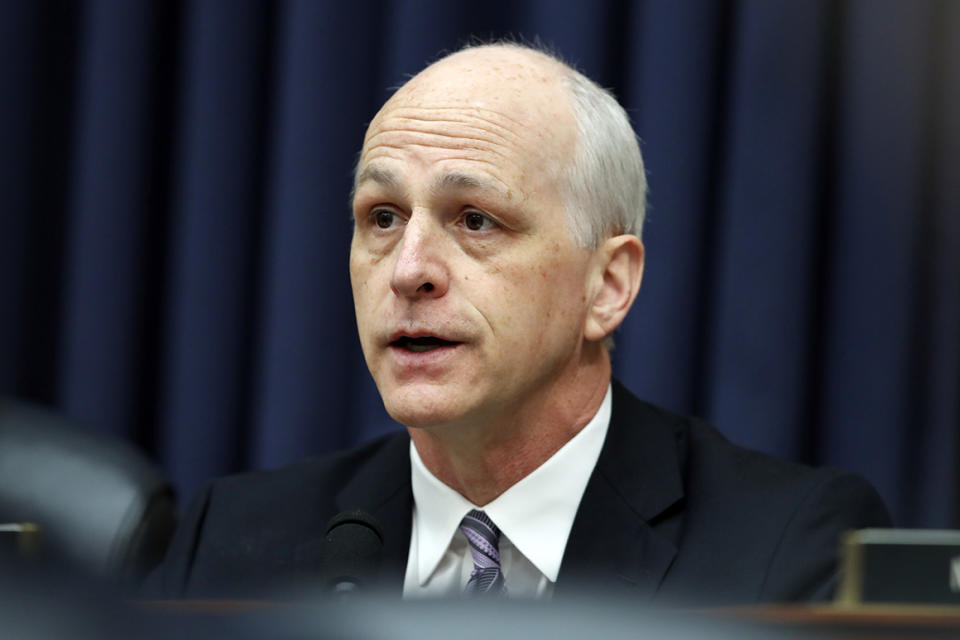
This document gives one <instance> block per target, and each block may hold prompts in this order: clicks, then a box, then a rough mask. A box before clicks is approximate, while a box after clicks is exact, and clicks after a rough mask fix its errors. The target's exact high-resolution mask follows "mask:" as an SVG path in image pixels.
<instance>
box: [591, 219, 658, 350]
mask: <svg viewBox="0 0 960 640" xmlns="http://www.w3.org/2000/svg"><path fill="white" fill-rule="evenodd" d="M643 253H644V252H643V243H642V242H640V238H638V237H637V236H634V235H621V236H614V237H612V238H608V239H607V240H605V241H604V243H603V244H602V245H601V246H600V248H599V249H597V251H596V253H595V254H594V258H595V260H596V262H595V264H594V265H593V270H592V273H591V276H590V277H591V287H590V288H591V290H592V291H593V297H592V302H591V305H590V308H589V309H588V310H587V318H586V322H585V325H584V337H585V338H586V339H587V340H592V341H600V340H603V339H604V338H606V337H607V336H608V335H610V334H611V333H613V330H614V329H616V328H617V327H618V326H620V323H621V322H623V319H624V318H625V317H626V316H627V312H628V311H630V306H631V305H632V304H633V301H634V299H635V298H636V297H637V292H638V291H640V280H641V279H642V278H643Z"/></svg>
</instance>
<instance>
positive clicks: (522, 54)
mask: <svg viewBox="0 0 960 640" xmlns="http://www.w3.org/2000/svg"><path fill="white" fill-rule="evenodd" d="M428 102H432V103H435V104H446V105H451V106H453V105H463V104H470V105H473V106H475V107H476V108H477V109H481V110H489V111H495V112H497V113H498V114H500V115H502V116H504V117H505V118H506V119H507V121H506V122H504V123H503V124H504V125H505V126H508V127H509V126H510V125H511V124H512V125H514V128H517V129H519V130H520V132H522V133H523V134H524V138H525V139H524V140H523V142H524V143H525V144H529V145H533V146H532V148H533V149H535V150H536V152H537V153H538V154H539V155H540V157H541V158H542V160H543V163H542V169H543V170H544V172H545V175H546V176H548V177H549V178H550V179H551V180H552V181H553V182H554V185H553V187H552V188H554V189H555V191H556V192H557V194H558V195H559V196H560V197H561V198H562V199H563V202H564V208H565V210H566V213H567V217H568V221H569V223H570V228H571V232H572V233H573V236H574V238H575V239H576V240H577V242H578V243H580V244H581V245H582V246H585V247H596V246H598V244H599V243H600V242H601V241H602V239H603V238H605V237H610V236H611V235H616V234H620V233H631V234H634V235H637V236H638V237H639V236H640V234H641V230H642V227H643V220H644V215H645V209H646V175H645V173H644V168H643V160H642V158H641V155H640V149H639V146H638V144H637V140H636V137H635V135H634V133H633V129H632V128H631V126H630V122H629V118H628V117H627V115H626V113H625V112H624V110H623V108H622V107H620V105H619V104H618V103H617V101H616V99H615V98H613V96H612V95H611V94H610V93H609V92H607V91H605V90H604V89H602V88H600V87H599V86H598V85H596V84H595V83H594V82H592V81H591V80H590V79H588V78H586V77H585V76H583V75H582V74H581V73H579V72H578V71H576V70H575V69H572V68H571V67H569V66H568V65H566V64H565V63H563V62H562V61H560V60H558V59H557V58H555V57H553V56H552V55H549V54H547V53H544V52H541V51H538V50H535V49H531V48H528V47H524V46H520V45H516V44H510V43H504V44H489V45H482V46H476V47H469V48H466V49H463V50H460V51H458V52H456V53H453V54H451V55H449V56H446V57H445V58H442V59H440V60H439V61H437V62H435V63H433V64H432V65H430V66H429V67H427V68H426V69H424V70H423V71H422V72H420V73H419V74H417V75H416V76H414V77H413V78H412V79H411V80H410V81H409V82H407V83H406V84H405V85H403V86H402V87H401V88H400V89H399V90H398V91H397V92H396V93H395V94H394V96H393V97H392V98H391V99H390V100H389V101H388V102H387V103H386V104H385V105H384V107H383V108H382V109H381V110H380V112H379V113H378V114H377V116H376V117H375V118H374V120H373V122H372V123H371V125H370V128H369V129H368V131H367V137H366V139H365V141H364V147H365V148H366V146H367V141H368V140H369V139H370V136H371V135H372V134H376V133H377V132H378V131H379V127H378V125H379V124H380V123H381V122H382V119H383V117H384V116H385V115H388V114H390V113H391V112H392V111H393V109H396V108H401V107H405V108H409V107H416V106H418V105H422V104H425V103H428ZM511 120H512V123H511V122H510V121H511ZM361 160H362V158H361Z"/></svg>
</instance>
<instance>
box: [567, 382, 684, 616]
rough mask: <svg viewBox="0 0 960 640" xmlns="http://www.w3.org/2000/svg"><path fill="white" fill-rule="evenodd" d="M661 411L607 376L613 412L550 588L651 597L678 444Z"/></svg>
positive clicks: (661, 566)
mask: <svg viewBox="0 0 960 640" xmlns="http://www.w3.org/2000/svg"><path fill="white" fill-rule="evenodd" d="M678 433H679V432H678V431H675V430H674V429H673V428H671V425H670V424H669V423H668V422H667V421H666V418H665V416H664V415H663V414H661V413H660V412H658V411H657V410H656V409H654V408H653V407H651V406H650V405H647V404H645V403H643V402H641V401H639V400H638V399H637V398H635V397H634V396H633V395H632V394H631V393H630V392H629V391H627V390H626V389H625V388H624V387H623V386H621V385H620V384H619V383H618V382H616V381H614V382H613V413H612V415H611V418H610V427H609V429H608V431H607V438H606V441H605V442H604V445H603V449H602V450H601V453H600V458H599V460H598V461H597V466H596V468H595V469H594V471H593V474H592V475H591V477H590V481H589V482H588V484H587V489H586V491H585V492H584V495H583V498H582V500H581V501H580V507H579V509H578V511H577V516H576V518H575V520H574V523H573V528H572V529H571V531H570V538H569V539H568V541H567V548H566V551H565V552H564V556H563V563H562V565H561V568H560V575H559V576H558V579H557V586H556V591H555V593H557V594H561V593H566V592H567V591H568V590H569V588H570V587H573V591H574V592H575V591H576V587H578V586H582V585H591V586H601V587H603V588H605V589H612V588H617V587H622V588H627V589H629V590H630V591H631V593H633V594H634V595H640V596H641V597H652V596H653V595H654V593H655V592H656V590H657V588H658V587H659V585H660V583H661V581H662V580H663V577H664V575H665V574H666V572H667V570H668V569H669V568H670V565H671V563H672V562H673V558H674V556H675V555H676V550H677V547H676V545H677V540H676V532H677V531H679V522H678V519H679V518H680V517H681V511H680V506H681V501H682V498H683V480H682V471H681V467H682V461H683V458H684V455H685V449H686V448H685V445H684V442H682V441H681V440H680V439H679V436H678V435H677V434H678Z"/></svg>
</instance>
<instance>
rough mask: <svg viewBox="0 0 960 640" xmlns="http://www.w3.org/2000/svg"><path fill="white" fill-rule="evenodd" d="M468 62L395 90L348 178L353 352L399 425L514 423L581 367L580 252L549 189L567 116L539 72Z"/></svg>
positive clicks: (586, 256) (585, 259)
mask: <svg viewBox="0 0 960 640" xmlns="http://www.w3.org/2000/svg"><path fill="white" fill-rule="evenodd" d="M477 55H479V54H475V53H473V54H472V53H471V52H466V53H462V54H458V55H457V56H455V57H454V60H456V62H452V61H451V60H448V61H445V62H443V63H441V64H440V65H437V66H435V67H433V68H431V69H428V70H427V71H426V72H425V73H424V74H421V76H418V77H417V78H415V79H414V80H413V81H411V82H410V83H409V84H408V85H407V86H406V87H404V88H403V89H401V90H400V91H399V92H398V93H397V95H396V96H394V98H392V99H391V100H390V101H389V102H388V103H387V104H386V105H385V106H384V108H383V109H382V110H381V111H380V113H379V114H378V115H377V117H376V118H375V119H374V121H373V122H372V124H371V125H370V128H369V129H368V131H367V136H366V140H365V143H364V147H363V151H362V153H361V157H360V163H359V166H358V174H357V175H358V180H357V188H356V194H355V197H354V200H353V212H354V216H355V223H356V226H355V230H354V235H353V242H352V245H351V253H350V275H351V282H352V286H353V296H354V304H355V307H356V314H357V325H358V329H359V333H360V341H361V344H362V346H363V352H364V356H365V358H366V360H367V365H368V366H369V368H370V371H371V373H372V374H373V377H374V380H375V381H376V383H377V387H378V388H379V390H380V394H381V396H382V397H383V400H384V404H385V405H386V408H387V411H388V412H389V413H390V415H391V416H393V418H394V419H396V420H397V421H399V422H401V423H402V424H405V425H407V426H411V427H430V426H435V425H441V424H451V423H456V422H458V421H474V422H476V423H478V424H483V423H485V422H489V421H491V420H497V419H498V418H503V417H504V416H516V415H518V414H522V412H523V411H524V410H525V409H528V408H529V406H530V405H531V404H532V403H536V402H542V401H543V398H545V397H547V396H548V395H549V394H550V392H551V389H556V388H557V387H558V381H560V380H562V379H564V376H570V375H574V374H575V370H576V364H577V360H578V358H579V357H580V350H581V343H582V336H583V326H584V321H585V317H586V309H587V299H588V295H587V293H588V292H587V285H586V283H587V275H588V268H589V264H590V258H591V255H592V252H590V251H589V250H586V249H583V248H581V247H578V246H577V245H576V244H575V243H574V241H573V239H572V238H571V234H570V231H569V227H568V224H567V219H566V215H565V213H564V209H563V202H562V201H561V199H560V197H559V196H558V189H557V184H556V178H555V176H557V175H558V174H559V172H560V168H561V166H562V164H563V162H565V161H566V160H567V158H568V157H569V155H570V153H571V150H572V147H573V144H574V133H573V122H572V117H571V115H570V112H569V106H568V103H567V101H566V99H565V97H564V96H563V94H562V91H561V90H560V88H559V87H558V86H557V85H556V83H555V81H554V82H551V81H550V78H549V76H548V75H546V74H540V75H538V74H537V73H536V71H535V70H533V71H531V70H530V69H526V70H524V69H523V68H521V67H513V66H511V64H510V60H509V59H507V60H504V61H503V64H502V65H501V66H498V67H496V68H494V69H491V68H489V66H484V65H480V64H475V62H476V60H475V57H476V56H477ZM487 55H489V53H488V54H487ZM461 58H462V59H461Z"/></svg>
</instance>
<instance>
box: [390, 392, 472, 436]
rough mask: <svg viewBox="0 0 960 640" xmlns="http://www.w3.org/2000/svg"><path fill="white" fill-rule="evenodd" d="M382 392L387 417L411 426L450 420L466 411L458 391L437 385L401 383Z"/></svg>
mask: <svg viewBox="0 0 960 640" xmlns="http://www.w3.org/2000/svg"><path fill="white" fill-rule="evenodd" d="M382 396H383V404H384V407H386V409H387V413H389V414H390V417H391V418H393V419H394V420H396V421H397V422H399V423H400V424H402V425H403V426H405V427H411V428H413V429H425V428H429V427H435V426H438V425H442V424H449V423H450V422H454V421H455V420H457V419H458V418H461V417H463V414H464V413H465V412H464V410H463V403H462V402H459V401H458V394H456V393H455V392H451V390H449V389H445V388H443V387H440V386H428V387H426V388H422V387H419V386H418V387H414V388H409V387H403V388H399V389H393V390H391V391H388V392H385V393H382Z"/></svg>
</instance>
